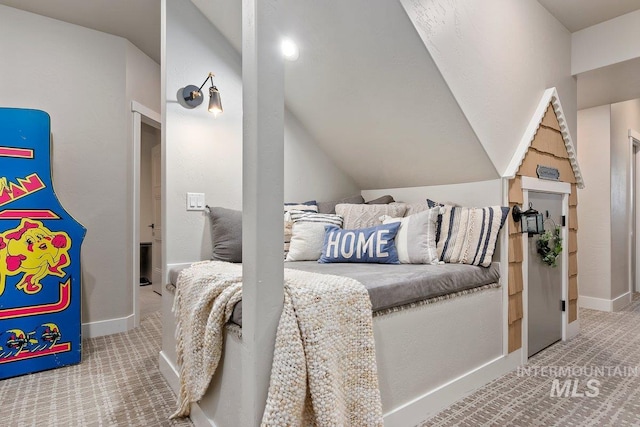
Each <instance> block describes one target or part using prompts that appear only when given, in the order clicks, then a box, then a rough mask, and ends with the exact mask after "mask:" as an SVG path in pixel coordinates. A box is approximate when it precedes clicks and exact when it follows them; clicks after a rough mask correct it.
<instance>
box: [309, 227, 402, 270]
mask: <svg viewBox="0 0 640 427" xmlns="http://www.w3.org/2000/svg"><path fill="white" fill-rule="evenodd" d="M399 228H400V223H398V222H396V223H392V224H383V225H377V226H375V227H368V228H359V229H355V230H342V229H340V228H339V227H337V226H335V225H327V226H325V232H324V242H323V245H322V256H321V257H320V259H319V260H318V262H320V263H330V262H368V263H378V264H400V261H399V260H398V251H397V249H396V245H395V238H396V235H397V234H398V229H399Z"/></svg>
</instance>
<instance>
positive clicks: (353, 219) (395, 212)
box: [336, 203, 407, 229]
mask: <svg viewBox="0 0 640 427" xmlns="http://www.w3.org/2000/svg"><path fill="white" fill-rule="evenodd" d="M405 210H407V206H406V205H405V204H404V203H390V204H388V205H346V204H340V205H337V206H336V213H337V214H338V215H340V216H341V217H342V218H344V223H343V227H344V228H346V229H354V228H365V227H373V226H375V225H380V224H382V220H380V217H381V216H383V215H388V216H390V217H393V218H399V217H403V216H404V212H405Z"/></svg>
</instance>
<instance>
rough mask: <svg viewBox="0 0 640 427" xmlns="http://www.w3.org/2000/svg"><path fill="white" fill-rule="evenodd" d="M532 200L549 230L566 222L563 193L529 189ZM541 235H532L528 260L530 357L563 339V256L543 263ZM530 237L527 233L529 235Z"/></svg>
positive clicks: (530, 200) (530, 199) (546, 228)
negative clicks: (551, 262) (537, 244)
mask: <svg viewBox="0 0 640 427" xmlns="http://www.w3.org/2000/svg"><path fill="white" fill-rule="evenodd" d="M529 202H530V203H531V204H532V206H533V207H534V208H535V209H536V210H537V211H538V212H540V213H541V214H543V216H544V218H545V221H544V224H545V230H550V229H552V228H553V224H557V225H561V224H562V222H561V221H562V195H561V194H550V193H536V192H531V191H530V192H529ZM538 237H540V236H539V235H533V236H531V237H529V238H528V239H529V263H528V270H529V274H528V283H529V285H528V301H529V303H528V310H529V328H528V335H529V340H528V350H529V351H528V353H529V354H528V356H532V355H534V354H535V353H537V352H539V351H540V350H542V349H544V348H546V347H548V346H550V345H551V344H553V343H555V342H556V341H560V339H562V307H561V300H562V264H561V263H562V261H561V258H562V257H558V258H557V266H556V267H551V266H549V265H547V264H545V263H544V262H542V260H541V257H540V255H538V251H537V247H536V242H537V241H538ZM525 238H526V235H525Z"/></svg>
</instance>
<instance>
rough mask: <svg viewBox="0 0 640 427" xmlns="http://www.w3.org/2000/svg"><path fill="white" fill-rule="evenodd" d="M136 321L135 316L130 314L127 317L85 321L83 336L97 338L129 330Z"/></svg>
mask: <svg viewBox="0 0 640 427" xmlns="http://www.w3.org/2000/svg"><path fill="white" fill-rule="evenodd" d="M134 322H135V316H134V315H133V314H130V315H128V316H127V317H119V318H117V319H109V320H99V321H97V322H89V323H83V324H82V338H96V337H101V336H104V335H111V334H117V333H120V332H127V331H130V330H131V329H133V328H134V327H135V323H134Z"/></svg>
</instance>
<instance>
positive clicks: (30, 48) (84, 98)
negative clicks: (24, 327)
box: [0, 6, 160, 323]
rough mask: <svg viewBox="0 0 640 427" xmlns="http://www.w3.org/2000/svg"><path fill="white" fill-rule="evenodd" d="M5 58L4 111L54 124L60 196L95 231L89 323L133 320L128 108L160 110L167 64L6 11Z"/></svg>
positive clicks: (89, 247)
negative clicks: (40, 116) (30, 111)
mask: <svg viewBox="0 0 640 427" xmlns="http://www.w3.org/2000/svg"><path fill="white" fill-rule="evenodd" d="M0 53H1V55H2V64H3V66H2V70H1V71H0V104H1V105H3V106H11V107H21V108H35V109H41V110H44V111H46V112H48V113H49V114H50V115H51V126H52V133H53V181H54V183H55V189H56V192H57V194H58V197H59V198H60V201H61V202H62V205H63V206H64V207H65V208H66V209H67V210H68V211H69V212H70V213H71V214H72V215H73V216H74V217H75V218H76V219H77V220H78V221H80V223H82V224H83V225H84V226H85V227H86V228H87V237H86V240H85V242H84V245H83V247H82V271H83V277H82V279H83V283H82V287H83V295H82V300H83V302H82V309H83V322H85V323H86V322H95V321H101V320H110V319H117V318H123V317H127V316H129V315H131V314H132V312H133V305H132V295H133V288H132V284H131V277H132V270H131V269H132V265H131V264H132V263H131V258H132V252H131V251H132V248H131V243H130V242H131V230H132V227H133V224H132V222H131V212H132V206H131V190H130V188H131V177H130V173H129V171H130V170H131V169H130V168H131V139H132V137H131V112H130V101H131V99H137V100H139V101H140V102H142V103H144V104H145V105H147V106H148V107H150V108H153V109H156V110H159V90H160V78H159V77H160V76H159V65H158V64H156V63H155V62H153V61H152V60H151V59H149V58H148V57H146V56H144V54H142V53H141V52H140V51H139V50H138V49H137V48H135V47H134V46H133V45H131V43H129V42H128V41H127V40H125V39H123V38H120V37H115V36H112V35H108V34H105V33H101V32H98V31H93V30H89V29H87V28H84V27H80V26H76V25H71V24H67V23H64V22H61V21H57V20H54V19H50V18H45V17H42V16H39V15H35V14H31V13H28V12H23V11H20V10H17V9H13V8H9V7H6V6H0ZM154 64H155V65H154Z"/></svg>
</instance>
